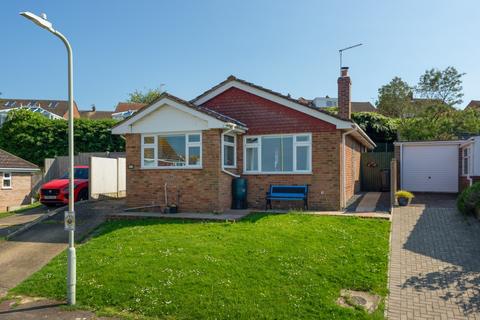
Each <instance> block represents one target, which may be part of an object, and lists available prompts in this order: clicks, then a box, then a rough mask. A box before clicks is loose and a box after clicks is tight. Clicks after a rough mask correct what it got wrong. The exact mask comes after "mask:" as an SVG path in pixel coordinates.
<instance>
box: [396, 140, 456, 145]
mask: <svg viewBox="0 0 480 320" xmlns="http://www.w3.org/2000/svg"><path fill="white" fill-rule="evenodd" d="M464 142H465V140H450V141H397V142H394V143H393V145H395V146H401V145H405V146H448V145H461V144H462V143H464Z"/></svg>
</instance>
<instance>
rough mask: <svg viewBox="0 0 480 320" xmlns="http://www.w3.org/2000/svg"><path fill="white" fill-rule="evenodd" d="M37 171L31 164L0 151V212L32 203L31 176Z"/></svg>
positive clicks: (32, 179) (32, 181)
mask: <svg viewBox="0 0 480 320" xmlns="http://www.w3.org/2000/svg"><path fill="white" fill-rule="evenodd" d="M39 171H40V168H38V167H37V166H36V165H34V164H33V163H30V162H28V161H27V160H24V159H22V158H19V157H17V156H15V155H13V154H11V153H9V152H7V151H4V150H2V149H0V178H1V179H2V181H1V188H0V211H6V210H9V209H13V208H15V207H18V206H21V205H26V204H30V203H31V202H32V194H31V192H32V187H33V183H34V178H33V176H34V174H35V173H38V172H39Z"/></svg>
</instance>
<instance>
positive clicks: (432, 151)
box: [394, 136, 480, 193]
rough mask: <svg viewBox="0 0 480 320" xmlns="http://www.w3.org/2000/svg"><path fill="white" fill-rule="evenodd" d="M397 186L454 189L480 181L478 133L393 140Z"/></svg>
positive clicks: (424, 190) (412, 188)
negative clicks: (446, 138) (456, 137)
mask: <svg viewBox="0 0 480 320" xmlns="http://www.w3.org/2000/svg"><path fill="white" fill-rule="evenodd" d="M394 145H395V158H396V159H397V160H398V182H399V185H398V187H399V188H402V189H406V190H409V191H414V192H445V193H457V192H459V191H462V190H463V189H465V188H466V187H468V186H470V185H471V184H472V183H474V182H477V181H480V136H473V137H468V138H465V139H460V140H451V141H400V142H395V143H394Z"/></svg>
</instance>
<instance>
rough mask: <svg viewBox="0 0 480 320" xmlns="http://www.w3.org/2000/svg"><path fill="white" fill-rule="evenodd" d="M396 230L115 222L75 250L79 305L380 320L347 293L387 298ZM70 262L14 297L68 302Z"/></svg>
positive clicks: (268, 218)
mask: <svg viewBox="0 0 480 320" xmlns="http://www.w3.org/2000/svg"><path fill="white" fill-rule="evenodd" d="M388 237H389V222H388V221H382V220H373V219H359V218H350V217H348V218H347V217H318V216H312V215H304V214H292V213H291V214H283V215H265V214H253V215H251V216H249V217H247V218H246V219H245V220H244V221H242V222H237V223H192V222H185V221H179V220H139V221H113V222H108V223H105V224H104V225H102V226H101V227H100V230H99V233H98V235H97V236H96V237H94V238H92V239H91V240H90V241H88V242H87V243H85V244H83V245H81V246H79V248H78V250H77V263H78V265H77V270H78V285H77V301H78V303H79V304H80V305H82V306H85V307H88V308H90V309H94V310H97V311H100V312H107V314H112V315H114V314H117V315H120V314H122V315H127V316H128V317H136V316H144V317H146V318H149V317H152V318H160V319H382V318H383V304H382V305H381V307H380V309H379V310H378V311H377V312H376V313H374V314H373V315H369V314H367V313H366V312H364V311H363V310H357V309H346V308H342V307H339V306H337V305H336V304H335V301H336V299H337V297H338V295H339V292H340V289H342V288H350V289H355V290H365V291H370V292H373V293H377V294H380V295H381V296H382V297H385V295H386V294H387V264H388ZM66 269H67V267H66V254H65V252H64V253H63V254H61V255H60V256H58V257H57V258H55V259H54V260H52V261H51V262H50V263H49V264H48V265H47V266H45V267H44V268H43V269H42V270H40V271H39V272H37V273H36V274H34V275H33V276H32V277H31V278H29V279H28V280H26V281H25V282H23V283H22V284H20V286H18V287H17V288H15V289H13V290H12V293H15V294H24V295H31V296H44V297H50V298H56V299H64V298H65V291H66V284H65V277H66V275H65V272H66Z"/></svg>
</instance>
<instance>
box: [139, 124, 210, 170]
mask: <svg viewBox="0 0 480 320" xmlns="http://www.w3.org/2000/svg"><path fill="white" fill-rule="evenodd" d="M179 135H184V136H185V161H186V163H185V165H184V166H178V167H177V166H170V167H169V166H159V165H158V137H159V136H179ZM189 135H199V136H200V140H199V141H198V142H189V141H188V136H189ZM146 137H153V138H154V139H153V140H154V141H153V144H150V143H148V144H145V143H144V141H145V138H146ZM141 139H142V143H141V150H140V152H141V157H140V159H141V160H140V161H141V164H140V167H141V169H146V170H149V169H159V170H182V169H202V161H203V147H202V141H203V138H202V132H201V131H188V132H160V133H143V134H142V135H141ZM190 147H200V161H199V163H198V164H195V165H189V164H188V159H189V149H190ZM145 148H152V149H153V156H154V158H155V166H151V167H148V166H145V165H144V152H143V151H144V149H145Z"/></svg>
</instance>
